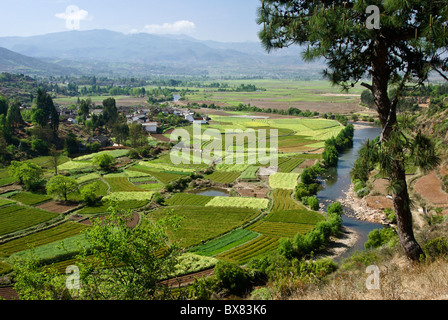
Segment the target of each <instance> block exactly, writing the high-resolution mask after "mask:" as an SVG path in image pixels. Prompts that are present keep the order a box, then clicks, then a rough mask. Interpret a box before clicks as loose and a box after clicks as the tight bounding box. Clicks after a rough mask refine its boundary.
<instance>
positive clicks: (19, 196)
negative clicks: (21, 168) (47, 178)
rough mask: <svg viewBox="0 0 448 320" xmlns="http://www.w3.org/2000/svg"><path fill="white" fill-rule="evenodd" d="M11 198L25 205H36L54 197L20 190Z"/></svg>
mask: <svg viewBox="0 0 448 320" xmlns="http://www.w3.org/2000/svg"><path fill="white" fill-rule="evenodd" d="M9 199H11V200H14V201H17V202H20V203H23V204H25V205H29V206H34V205H38V204H41V203H43V202H46V201H49V200H51V199H53V198H52V197H50V196H47V195H43V194H36V193H31V192H18V193H16V194H14V195H12V196H10V197H9Z"/></svg>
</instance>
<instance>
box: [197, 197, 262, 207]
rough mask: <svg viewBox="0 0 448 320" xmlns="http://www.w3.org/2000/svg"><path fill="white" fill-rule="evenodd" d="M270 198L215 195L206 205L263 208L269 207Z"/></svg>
mask: <svg viewBox="0 0 448 320" xmlns="http://www.w3.org/2000/svg"><path fill="white" fill-rule="evenodd" d="M268 204H269V200H268V199H259V198H247V197H242V198H236V197H214V198H213V199H212V200H211V201H209V202H208V203H207V204H206V205H205V206H206V207H221V208H248V209H258V210H263V209H266V208H267V207H268Z"/></svg>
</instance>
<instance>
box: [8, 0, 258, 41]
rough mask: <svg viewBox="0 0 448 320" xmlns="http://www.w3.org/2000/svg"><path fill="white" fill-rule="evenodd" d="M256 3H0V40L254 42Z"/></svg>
mask: <svg viewBox="0 0 448 320" xmlns="http://www.w3.org/2000/svg"><path fill="white" fill-rule="evenodd" d="M259 4H260V0H126V1H123V0H120V1H118V0H0V37H6V36H33V35H42V34H47V33H54V32H62V31H68V30H81V31H83V30H93V29H107V30H112V31H117V32H122V33H125V34H129V33H140V32H147V33H153V34H185V35H188V36H191V37H193V38H196V39H198V40H214V41H219V42H245V41H259V39H258V36H257V34H258V31H259V30H260V28H261V27H260V26H259V25H257V23H256V18H257V8H258V6H259Z"/></svg>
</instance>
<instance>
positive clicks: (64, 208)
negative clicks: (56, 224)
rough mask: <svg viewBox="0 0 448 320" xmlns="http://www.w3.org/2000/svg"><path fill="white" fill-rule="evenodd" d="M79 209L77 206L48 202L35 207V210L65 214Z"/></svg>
mask: <svg viewBox="0 0 448 320" xmlns="http://www.w3.org/2000/svg"><path fill="white" fill-rule="evenodd" d="M78 207H79V204H73V203H71V204H70V203H63V202H58V201H48V202H45V203H43V204H40V205H38V206H36V208H39V209H42V210H46V211H50V212H53V213H66V212H69V211H71V210H74V209H76V208H78Z"/></svg>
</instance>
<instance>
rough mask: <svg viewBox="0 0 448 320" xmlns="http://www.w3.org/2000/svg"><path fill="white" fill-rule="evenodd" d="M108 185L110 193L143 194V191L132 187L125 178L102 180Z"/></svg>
mask: <svg viewBox="0 0 448 320" xmlns="http://www.w3.org/2000/svg"><path fill="white" fill-rule="evenodd" d="M104 180H105V181H106V182H107V183H108V184H109V185H110V192H123V191H124V192H129V191H132V192H145V190H143V189H141V188H139V187H137V186H135V185H133V184H132V183H131V182H129V180H128V178H126V177H115V178H104Z"/></svg>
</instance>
